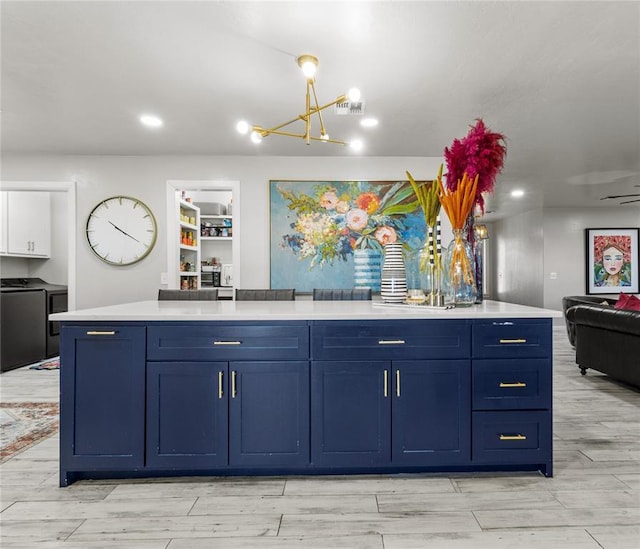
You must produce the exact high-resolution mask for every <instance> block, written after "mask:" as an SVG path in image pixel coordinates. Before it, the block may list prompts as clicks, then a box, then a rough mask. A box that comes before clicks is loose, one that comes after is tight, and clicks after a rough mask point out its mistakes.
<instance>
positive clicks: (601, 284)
mask: <svg viewBox="0 0 640 549" xmlns="http://www.w3.org/2000/svg"><path fill="white" fill-rule="evenodd" d="M586 241H587V293H588V294H616V293H620V292H624V293H632V294H635V293H638V283H639V280H638V262H639V261H640V252H639V250H638V229H587V230H586Z"/></svg>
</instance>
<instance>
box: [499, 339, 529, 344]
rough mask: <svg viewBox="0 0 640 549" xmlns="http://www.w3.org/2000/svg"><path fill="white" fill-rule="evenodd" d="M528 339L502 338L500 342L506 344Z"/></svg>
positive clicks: (522, 341)
mask: <svg viewBox="0 0 640 549" xmlns="http://www.w3.org/2000/svg"><path fill="white" fill-rule="evenodd" d="M526 342H527V340H526V339H501V340H500V343H501V344H504V343H526Z"/></svg>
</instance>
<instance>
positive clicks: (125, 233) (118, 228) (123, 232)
mask: <svg viewBox="0 0 640 549" xmlns="http://www.w3.org/2000/svg"><path fill="white" fill-rule="evenodd" d="M109 223H111V225H113V226H114V227H115V228H116V229H117V230H119V231H120V232H121V233H122V234H124V235H127V236H128V237H129V238H133V240H135V241H136V242H140V241H139V240H138V239H137V238H136V237H135V236H131V235H130V234H129V233H127V232H125V231H123V230H122V229H121V228H120V227H118V226H117V225H116V224H115V223H113V222H111V221H109Z"/></svg>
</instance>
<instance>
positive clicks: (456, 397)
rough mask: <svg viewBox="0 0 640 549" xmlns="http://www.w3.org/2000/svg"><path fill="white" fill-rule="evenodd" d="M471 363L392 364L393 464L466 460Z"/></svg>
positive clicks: (469, 450)
mask: <svg viewBox="0 0 640 549" xmlns="http://www.w3.org/2000/svg"><path fill="white" fill-rule="evenodd" d="M470 377H471V374H470V362H469V361H468V360H404V361H403V360H398V361H393V363H392V378H393V395H392V398H393V401H392V402H393V414H392V416H393V423H392V427H391V432H392V462H393V463H394V464H395V465H418V466H419V465H425V466H437V465H448V464H455V465H459V464H467V463H470V460H471V449H470V446H471V443H470V440H471V409H470V408H471V407H470V403H469V395H470Z"/></svg>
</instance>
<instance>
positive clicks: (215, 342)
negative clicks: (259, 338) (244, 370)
mask: <svg viewBox="0 0 640 549" xmlns="http://www.w3.org/2000/svg"><path fill="white" fill-rule="evenodd" d="M213 344H214V345H242V341H214V342H213Z"/></svg>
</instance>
